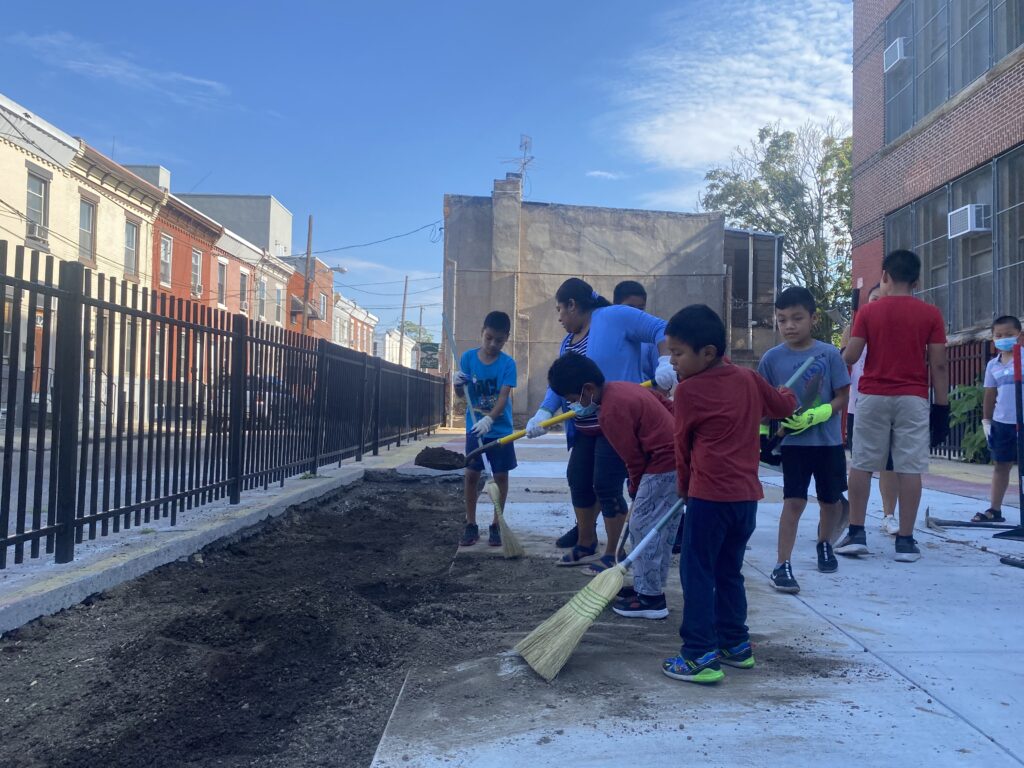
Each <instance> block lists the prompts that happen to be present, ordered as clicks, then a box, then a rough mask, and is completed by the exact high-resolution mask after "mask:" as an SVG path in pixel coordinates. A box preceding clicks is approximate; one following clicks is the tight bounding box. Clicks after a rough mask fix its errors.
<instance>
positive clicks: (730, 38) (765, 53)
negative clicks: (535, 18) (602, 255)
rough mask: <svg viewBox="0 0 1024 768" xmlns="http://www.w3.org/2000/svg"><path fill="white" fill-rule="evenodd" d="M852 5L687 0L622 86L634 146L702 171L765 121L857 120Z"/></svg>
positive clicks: (662, 162)
mask: <svg viewBox="0 0 1024 768" xmlns="http://www.w3.org/2000/svg"><path fill="white" fill-rule="evenodd" d="M712 8H714V10H711V9H712ZM852 8H853V7H852V3H851V2H850V1H849V0H725V2H722V3H718V4H715V5H714V6H712V4H710V3H703V2H689V3H686V8H685V9H684V10H680V11H677V12H675V13H674V14H672V15H671V16H669V17H667V19H666V20H665V23H664V25H663V27H664V29H665V30H666V33H667V36H668V39H667V40H666V42H664V43H662V44H660V45H658V46H656V47H654V48H652V49H651V50H648V51H646V52H644V53H642V54H641V55H639V56H638V57H637V58H636V59H635V60H634V62H633V65H632V67H631V74H630V80H631V82H629V83H627V84H624V85H623V86H622V93H621V95H622V98H623V100H624V103H625V106H624V108H623V110H622V111H621V112H620V119H621V120H622V125H621V131H622V133H623V134H624V136H625V138H626V140H627V142H628V144H629V145H630V146H631V147H632V149H633V150H634V151H635V152H636V153H637V154H638V155H639V157H640V158H641V159H643V160H644V161H646V162H648V163H651V164H653V165H655V166H656V167H658V168H662V169H668V170H677V171H678V170H682V171H690V172H697V173H701V174H702V173H703V172H704V171H706V170H707V169H708V168H709V167H712V166H714V165H716V164H719V163H722V162H724V161H726V160H727V159H728V157H729V154H730V153H731V151H732V150H733V149H734V148H735V147H737V146H740V145H746V144H747V143H748V142H749V141H750V140H751V139H753V138H755V137H756V133H757V130H758V128H760V127H761V126H763V125H765V124H767V123H772V122H776V121H779V122H780V123H781V124H782V125H783V127H786V128H793V127H797V126H799V125H800V124H802V123H804V122H806V121H807V120H808V119H813V120H818V121H824V120H825V119H826V118H828V117H829V116H831V115H835V116H837V117H839V119H840V120H841V121H843V122H849V120H850V110H851V103H852V79H851V61H852V42H851V39H852V24H853V21H852V18H853V10H852ZM666 194H671V190H670V191H668V192H667V193H666Z"/></svg>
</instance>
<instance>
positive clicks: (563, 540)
mask: <svg viewBox="0 0 1024 768" xmlns="http://www.w3.org/2000/svg"><path fill="white" fill-rule="evenodd" d="M579 540H580V529H579V526H576V525H574V526H573V527H572V528H570V529H569V530H568V531H566V532H565V533H563V534H562V535H561V536H559V537H558V539H557V540H556V541H555V546H556V547H558V548H559V549H572V548H573V547H575V546H576V545H577V544H578V543H579Z"/></svg>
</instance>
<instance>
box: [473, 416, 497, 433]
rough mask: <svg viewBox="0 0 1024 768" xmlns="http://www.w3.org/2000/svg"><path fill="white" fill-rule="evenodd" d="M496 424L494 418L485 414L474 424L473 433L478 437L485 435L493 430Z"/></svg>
mask: <svg viewBox="0 0 1024 768" xmlns="http://www.w3.org/2000/svg"><path fill="white" fill-rule="evenodd" d="M493 426H494V419H492V418H491V417H490V416H484V417H482V418H481V419H480V420H479V421H477V423H476V424H474V425H473V434H474V435H476V436H477V437H483V436H484V435H486V434H487V433H488V432H490V431H491V427H493Z"/></svg>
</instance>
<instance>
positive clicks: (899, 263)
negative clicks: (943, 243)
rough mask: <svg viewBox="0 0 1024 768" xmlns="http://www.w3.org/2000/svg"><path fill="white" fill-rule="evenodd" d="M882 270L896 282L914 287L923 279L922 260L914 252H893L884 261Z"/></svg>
mask: <svg viewBox="0 0 1024 768" xmlns="http://www.w3.org/2000/svg"><path fill="white" fill-rule="evenodd" d="M882 270H883V271H884V272H886V273H888V275H889V277H891V278H892V279H893V281H894V282H897V283H905V284H906V285H912V284H913V283H916V282H917V281H918V278H920V277H921V259H920V257H919V256H918V255H917V254H916V253H914V252H913V251H904V250H899V251H893V252H892V253H890V254H889V255H888V256H886V257H885V258H884V259H882Z"/></svg>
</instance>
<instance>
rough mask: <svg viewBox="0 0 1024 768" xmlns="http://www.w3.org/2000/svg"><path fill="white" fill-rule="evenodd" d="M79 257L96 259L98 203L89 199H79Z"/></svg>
mask: <svg viewBox="0 0 1024 768" xmlns="http://www.w3.org/2000/svg"><path fill="white" fill-rule="evenodd" d="M78 258H80V259H82V260H83V261H95V259H96V204H95V203H90V202H89V201H88V200H79V201H78Z"/></svg>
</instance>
